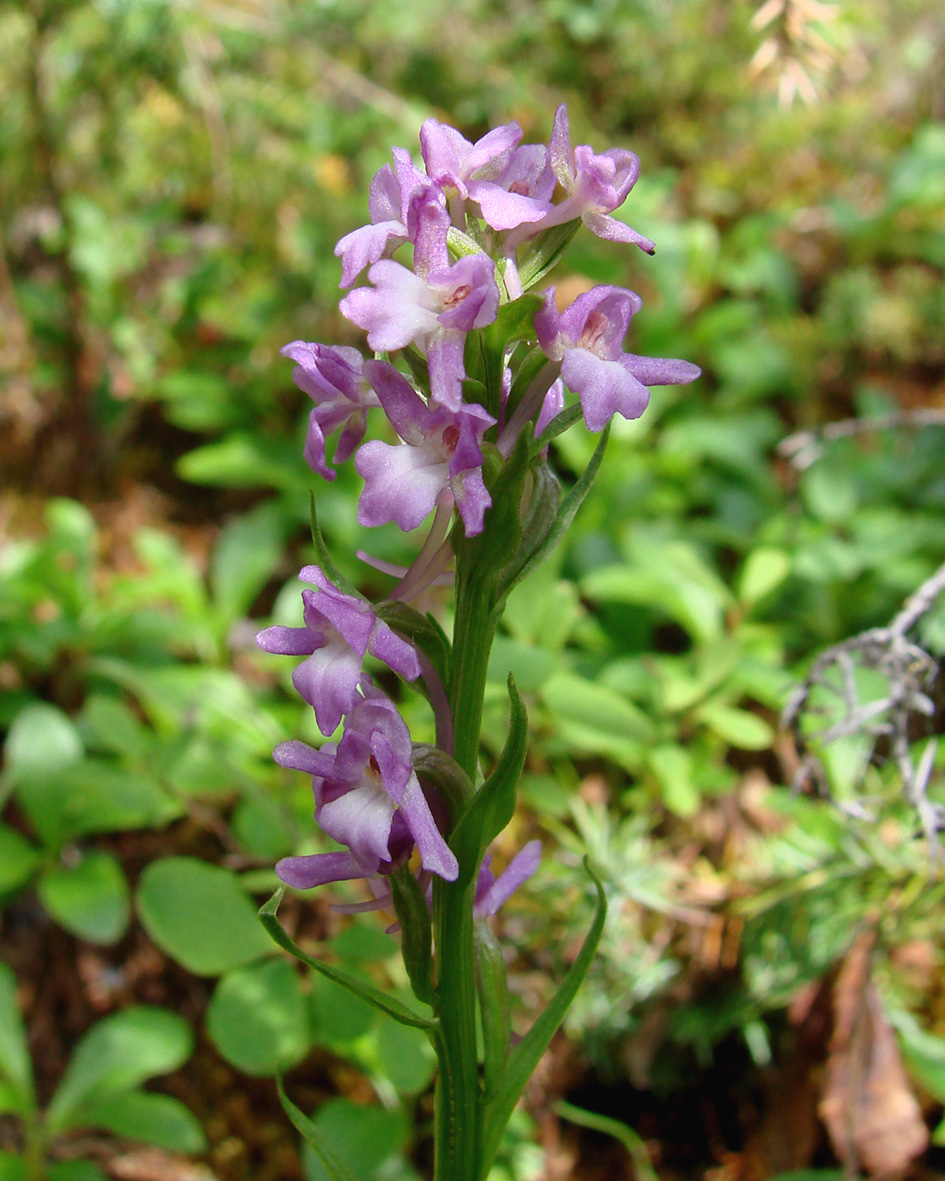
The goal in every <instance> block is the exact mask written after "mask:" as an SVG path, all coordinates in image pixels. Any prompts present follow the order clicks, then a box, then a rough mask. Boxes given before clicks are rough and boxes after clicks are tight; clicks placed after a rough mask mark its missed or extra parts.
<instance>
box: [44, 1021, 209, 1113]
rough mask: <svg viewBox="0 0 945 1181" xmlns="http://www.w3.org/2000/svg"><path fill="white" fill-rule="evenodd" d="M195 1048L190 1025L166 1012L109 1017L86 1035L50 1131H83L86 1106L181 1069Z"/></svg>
mask: <svg viewBox="0 0 945 1181" xmlns="http://www.w3.org/2000/svg"><path fill="white" fill-rule="evenodd" d="M192 1049H193V1032H192V1030H191V1028H190V1026H189V1025H188V1024H187V1022H186V1021H185V1020H184V1019H183V1018H182V1017H178V1016H176V1015H175V1014H174V1013H169V1012H167V1010H166V1009H151V1008H145V1007H143V1006H136V1007H135V1008H131V1009H125V1010H124V1012H121V1013H116V1014H114V1016H112V1017H106V1018H105V1019H104V1020H103V1021H100V1022H99V1023H98V1025H95V1026H93V1027H92V1028H91V1029H90V1030H89V1032H88V1033H87V1034H85V1036H84V1037H83V1038H82V1039H81V1041H80V1042H79V1044H78V1046H77V1047H76V1050H75V1053H74V1054H73V1055H72V1059H71V1061H70V1062H69V1065H68V1066H67V1067H66V1073H65V1075H64V1077H63V1079H62V1082H61V1083H60V1084H59V1089H58V1090H57V1091H56V1094H55V1095H54V1096H53V1101H52V1104H51V1105H50V1107H49V1111H48V1113H47V1125H48V1127H49V1129H50V1131H51V1132H59V1131H62V1130H63V1129H65V1128H69V1127H81V1126H83V1124H84V1123H85V1122H86V1121H85V1119H84V1118H83V1108H84V1107H86V1106H89V1105H92V1104H94V1103H96V1102H98V1101H100V1100H101V1099H102V1098H104V1097H106V1096H108V1095H115V1094H118V1093H120V1092H122V1091H130V1090H132V1089H133V1088H135V1087H137V1086H138V1085H139V1083H142V1082H144V1081H145V1079H149V1078H151V1077H153V1076H154V1075H158V1074H167V1073H168V1072H169V1071H172V1070H176V1069H177V1068H178V1067H179V1066H180V1065H182V1063H184V1062H186V1061H187V1059H188V1058H189V1057H190V1053H191V1050H192Z"/></svg>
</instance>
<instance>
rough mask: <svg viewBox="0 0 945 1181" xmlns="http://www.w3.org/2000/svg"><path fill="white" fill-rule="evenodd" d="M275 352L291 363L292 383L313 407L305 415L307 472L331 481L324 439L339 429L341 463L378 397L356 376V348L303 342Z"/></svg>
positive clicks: (358, 356)
mask: <svg viewBox="0 0 945 1181" xmlns="http://www.w3.org/2000/svg"><path fill="white" fill-rule="evenodd" d="M279 352H280V353H281V354H282V356H283V357H288V358H289V360H290V361H295V363H296V365H295V368H294V369H293V370H292V380H293V381H294V382H295V384H296V385H297V386H298V387H299V389H300V390H302V391H303V392H304V393H306V394H308V396H309V397H310V398H311V399H312V400H313V401H314V403H315V406H314V408H313V409H312V410H311V412H310V413H309V419H308V434H307V435H306V438H305V451H304V456H305V461H306V463H307V464H308V465H309V467H310V468H311V469H312V471H315V472H318V474H319V475H321V476H324V477H325V479H326V480H333V479H334V478H335V472H334V470H333V469H332V468H330V467H329V466H328V461H327V458H326V455H325V437H326V436H327V435H330V434H332V433H333V432H334V431H336V430H339V429H340V430H341V435H340V436H339V439H338V445H337V447H336V448H335V462H336V463H344V461H345V460H346V459H350V458H351V456H352V455H353V454H354V452H355V451H356V450H357V447H358V444H359V443H360V442H361V440H362V439H363V438H364V431H365V427H366V425H367V412H368V410H369V409H370V408H371V407H372V406H377V405H378V401H377V395H376V394H375V393H374V391H373V390H372V389H371V387H370V385H369V383H368V382H367V381H366V380H365V378H364V377H363V375H362V373H361V365H362V362H363V360H364V358H363V357H362V356H361V354H360V353H359V352H358V350H357V349H351V348H344V347H339V348H331V347H330V346H328V345H324V344H309V343H308V342H307V341H304V340H294V341H292V343H291V344H287V345H284V346H283V347H282V348H281V349H280V350H279Z"/></svg>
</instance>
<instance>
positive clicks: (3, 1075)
mask: <svg viewBox="0 0 945 1181" xmlns="http://www.w3.org/2000/svg"><path fill="white" fill-rule="evenodd" d="M0 1079H4V1080H6V1082H7V1083H9V1085H10V1088H11V1090H12V1092H13V1096H12V1097H13V1102H14V1104H15V1108H16V1110H17V1111H18V1112H21V1113H22V1112H26V1111H31V1110H32V1109H33V1107H35V1105H36V1098H35V1095H34V1091H33V1067H32V1064H31V1063H30V1055H29V1048H28V1046H27V1043H26V1031H25V1030H24V1028H23V1018H22V1016H21V1014H20V1007H19V1005H18V1004H17V1003H16V977H15V976H14V975H13V972H12V971H11V969H10V968H8V967H7V965H6V964H3V963H0Z"/></svg>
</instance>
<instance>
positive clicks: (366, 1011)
mask: <svg viewBox="0 0 945 1181" xmlns="http://www.w3.org/2000/svg"><path fill="white" fill-rule="evenodd" d="M309 1013H310V1015H311V1021H312V1032H313V1036H314V1039H315V1041H316V1042H318V1043H320V1044H321V1045H324V1046H329V1047H330V1048H331V1049H333V1050H337V1051H339V1052H341V1053H343V1052H344V1050H345V1049H346V1048H347V1047H348V1046H350V1044H351V1043H352V1042H353V1041H356V1040H357V1039H358V1038H359V1037H361V1036H363V1035H364V1034H365V1033H367V1032H368V1030H369V1029H370V1028H371V1027H372V1026H373V1024H374V1022H375V1020H376V1019H377V1010H376V1009H375V1008H374V1007H373V1006H372V1005H370V1004H368V1002H367V1001H365V1000H362V999H361V998H360V997H358V996H355V995H354V994H353V993H350V992H348V990H347V989H346V988H342V987H341V985H340V984H336V983H335V982H334V981H333V980H328V979H327V978H326V977H324V976H314V975H313V976H312V977H311V993H310V994H309Z"/></svg>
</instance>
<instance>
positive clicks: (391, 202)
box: [335, 148, 446, 287]
mask: <svg viewBox="0 0 945 1181" xmlns="http://www.w3.org/2000/svg"><path fill="white" fill-rule="evenodd" d="M392 155H393V157H394V166H393V168H392V167H391V166H390V164H385V165H384V167H383V168H380V169H378V171H377V172H376V173H375V174H374V179H373V180H372V181H371V192H370V197H369V199H368V211H369V213H370V216H371V224H370V225H367V226H361V228H360V229H357V230H353V231H352V232H351V233H350V234H345V236H344V237H343V238H342V239H341V241H340V242H339V243H338V245H337V246H336V247H335V255H336V256H337V257H340V258H341V282H340V283H339V284H338V286H339V287H350V286H351V284H352V283H353V282H354V281H355V279H356V278H357V277H358V275H360V274H361V272H362V271H363V270H364V268H365V267H367V266H370V265H371V263H375V262H377V261H378V260H379V259H381V258H383V257H384V255H385V254H390V253H392V252H393V251H394V250H396V249H397V247H398V246H401V245H403V243H404V242H411V241H413V234H412V233H411V230H412V229H415V228H416V227H415V226H413V225H411V221H412V218H411V214H410V209H411V205H412V203H413V201H414V200H415V198H416V197H417V195H418V194H421V193H422V194H425V195H426V197H427V199H428V200H432V201H434V202H436V203H438V204H440V205H441V206H442V207H443V209H444V211H445V209H446V198H445V197H444V195H443V193H442V191H441V190H440V189H439V187H438V186H437V185H435V184H434V183H433V181H431V180H430V178H429V177H427V176H425V175H424V174H423V173H422V172H421V171H420V169H419V168H417V166H416V165H415V164H414V162H413V161H412V160H411V158H410V153H409V152H408V151H406V150H405V149H404V148H394V149H393V151H392Z"/></svg>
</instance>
